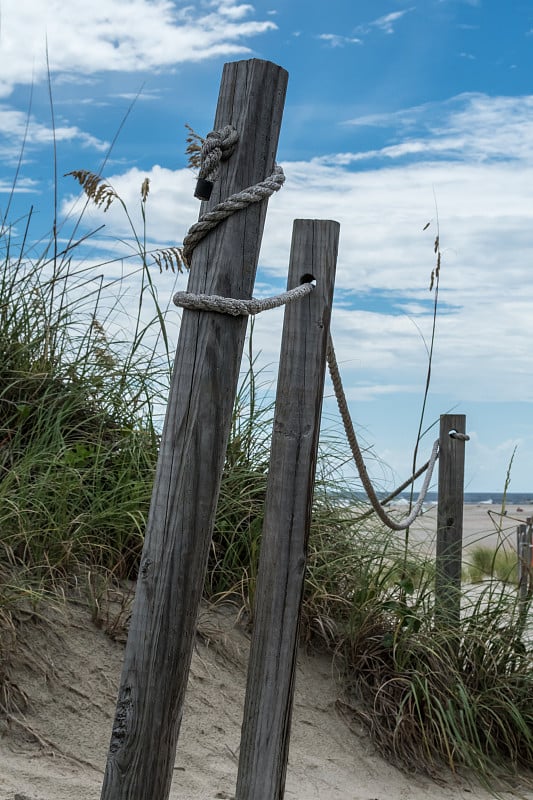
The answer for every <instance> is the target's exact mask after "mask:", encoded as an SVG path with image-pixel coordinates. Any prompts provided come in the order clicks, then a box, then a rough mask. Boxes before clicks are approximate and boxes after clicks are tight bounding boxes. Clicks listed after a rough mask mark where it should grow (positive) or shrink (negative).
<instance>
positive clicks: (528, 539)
mask: <svg viewBox="0 0 533 800" xmlns="http://www.w3.org/2000/svg"><path fill="white" fill-rule="evenodd" d="M516 534H517V537H516V538H517V555H518V596H519V597H520V600H522V601H526V600H527V599H528V598H529V597H530V595H531V590H532V588H533V580H532V575H533V518H532V517H528V518H527V525H519V526H518V528H517V529H516Z"/></svg>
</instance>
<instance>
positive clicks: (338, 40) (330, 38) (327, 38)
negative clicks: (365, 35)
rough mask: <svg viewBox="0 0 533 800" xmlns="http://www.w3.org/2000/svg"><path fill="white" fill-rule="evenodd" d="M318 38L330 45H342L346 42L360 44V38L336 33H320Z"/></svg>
mask: <svg viewBox="0 0 533 800" xmlns="http://www.w3.org/2000/svg"><path fill="white" fill-rule="evenodd" d="M318 38H319V39H321V40H322V41H323V42H327V44H329V45H330V47H344V46H345V45H347V44H362V40H361V39H357V38H356V37H352V36H341V35H339V34H338V33H321V34H319V36H318Z"/></svg>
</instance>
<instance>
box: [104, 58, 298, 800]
mask: <svg viewBox="0 0 533 800" xmlns="http://www.w3.org/2000/svg"><path fill="white" fill-rule="evenodd" d="M286 85H287V73H286V72H285V70H283V69H281V68H280V67H278V66H276V65H275V64H272V63H270V62H267V61H259V60H256V59H253V60H250V61H240V62H235V63H230V64H226V65H225V66H224V71H223V75H222V83H221V87H220V95H219V101H218V107H217V112H216V118H215V124H214V128H215V129H216V130H219V129H221V128H222V127H223V126H225V125H228V124H231V125H233V126H234V127H235V128H236V130H237V131H238V133H239V142H238V144H237V148H236V150H235V152H234V153H233V155H232V156H231V157H230V158H229V160H227V161H225V162H223V163H222V165H221V169H220V173H219V180H218V181H217V182H216V183H215V187H214V190H213V194H212V197H211V200H210V202H209V203H204V204H203V206H202V212H203V211H206V210H208V209H210V208H211V207H212V206H213V205H214V204H216V203H218V202H219V201H221V200H224V199H225V198H226V197H228V195H230V194H232V193H234V192H237V191H240V190H242V189H244V188H246V187H248V186H251V185H253V184H255V183H258V182H259V181H262V180H264V179H265V178H266V177H267V176H269V175H270V174H271V172H272V170H273V167H274V162H275V153H276V148H277V142H278V136H279V131H280V126H281V117H282V113H283V104H284V98H285V91H286ZM266 208H267V203H266V201H262V202H261V203H256V204H254V205H251V206H249V207H247V208H246V209H245V210H242V211H239V212H238V213H236V214H234V215H233V216H231V217H229V218H228V219H227V220H225V221H224V222H223V223H222V224H221V225H219V226H218V228H216V229H215V230H214V231H213V232H212V233H210V234H209V235H208V236H207V237H206V238H205V239H204V240H203V241H202V242H201V243H200V244H199V245H198V246H197V248H196V249H195V251H194V255H193V258H192V265H191V273H190V278H189V286H188V290H189V291H190V292H195V293H207V294H219V295H225V296H228V297H236V298H241V299H247V298H249V297H251V295H252V290H253V285H254V279H255V272H256V267H257V260H258V256H259V247H260V243H261V236H262V232H263V225H264V221H265V216H266ZM246 322H247V320H246V318H245V317H238V318H235V317H230V316H227V315H224V314H217V313H214V312H205V311H204V312H199V311H184V312H183V316H182V323H181V329H180V336H179V342H178V347H177V352H176V359H175V363H174V370H173V373H172V385H171V389H170V396H169V402H168V409H167V415H166V420H165V425H164V429H163V434H162V442H161V448H160V454H159V461H158V467H157V474H156V479H155V484H154V490H153V495H152V505H151V508H150V514H149V518H148V524H147V530H146V541H145V545H144V550H143V554H142V559H141V564H140V569H139V578H138V582H137V591H136V597H135V604H134V608H133V615H132V619H131V624H130V631H129V636H128V642H127V645H126V652H125V656H124V666H123V670H122V678H121V685H120V689H119V694H118V702H117V709H116V716H115V721H114V724H113V730H112V734H111V744H110V748H109V755H108V761H107V768H106V773H105V778H104V784H103V789H102V795H101V797H102V800H147V798H149V800H166V798H167V797H168V795H169V791H170V784H171V779H172V771H173V765H174V760H175V749H176V742H177V738H178V733H179V728H180V723H181V718H182V713H183V700H184V695H185V688H186V685H187V679H188V674H189V667H190V661H191V656H192V649H193V644H194V636H195V631H196V621H197V614H198V607H199V603H200V598H201V594H202V588H203V583H204V577H205V569H206V563H207V557H208V552H209V545H210V541H211V534H212V528H213V522H214V516H215V510H216V505H217V499H218V491H219V486H220V479H221V474H222V469H223V464H224V456H225V451H226V445H227V440H228V435H229V429H230V422H231V415H232V409H233V403H234V399H235V394H236V389H237V383H238V376H239V366H240V360H241V355H242V349H243V346H244V339H245V334H246Z"/></svg>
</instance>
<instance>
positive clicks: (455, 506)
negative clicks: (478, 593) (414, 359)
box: [435, 414, 468, 628]
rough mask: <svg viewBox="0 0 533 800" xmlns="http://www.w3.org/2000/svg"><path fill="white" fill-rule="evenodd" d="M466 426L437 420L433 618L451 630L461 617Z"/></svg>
mask: <svg viewBox="0 0 533 800" xmlns="http://www.w3.org/2000/svg"><path fill="white" fill-rule="evenodd" d="M465 426H466V417H465V415H464V414H443V415H442V416H441V418H440V434H439V500H438V508H437V552H436V576H435V616H436V619H437V620H438V621H439V622H441V623H444V624H446V625H449V626H450V627H452V628H458V627H459V622H460V616H461V565H462V550H463V503H464V472H465V441H466V440H467V438H468V437H467V436H466V434H465Z"/></svg>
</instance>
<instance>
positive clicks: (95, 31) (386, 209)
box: [0, 0, 533, 495]
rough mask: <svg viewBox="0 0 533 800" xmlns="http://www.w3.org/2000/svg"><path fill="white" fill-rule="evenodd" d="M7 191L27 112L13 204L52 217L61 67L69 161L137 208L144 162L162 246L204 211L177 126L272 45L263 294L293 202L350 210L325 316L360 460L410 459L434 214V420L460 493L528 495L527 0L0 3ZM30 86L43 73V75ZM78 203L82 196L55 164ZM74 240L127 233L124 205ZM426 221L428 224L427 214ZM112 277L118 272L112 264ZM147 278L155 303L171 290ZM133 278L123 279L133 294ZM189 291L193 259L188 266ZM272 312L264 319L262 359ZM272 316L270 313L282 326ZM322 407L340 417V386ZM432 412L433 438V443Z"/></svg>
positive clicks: (299, 209)
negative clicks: (274, 157)
mask: <svg viewBox="0 0 533 800" xmlns="http://www.w3.org/2000/svg"><path fill="white" fill-rule="evenodd" d="M0 15H1V27H0V54H1V65H2V69H1V70H0V162H1V170H0V209H1V210H2V211H4V210H5V208H6V205H7V203H8V199H9V197H10V193H11V186H12V181H13V175H14V173H15V169H16V164H17V159H18V156H19V153H20V147H21V141H22V137H23V134H24V128H25V125H26V120H27V118H28V110H29V109H30V97H31V109H30V116H29V122H30V124H29V129H28V140H27V146H26V150H25V156H24V161H23V164H22V169H21V174H20V177H19V181H18V184H17V190H16V193H15V196H14V199H13V204H12V209H11V213H10V216H11V218H12V219H15V218H16V217H17V215H19V214H22V213H24V212H25V211H27V209H28V207H29V206H30V205H33V206H34V208H35V217H34V228H33V231H34V235H36V236H38V235H43V234H44V233H45V232H46V230H47V228H48V227H49V226H50V224H51V198H52V188H53V167H52V164H53V161H52V157H51V153H52V130H51V120H50V105H49V97H48V86H47V79H46V57H45V53H46V42H47V43H48V53H49V62H50V69H51V75H52V93H53V98H54V111H55V123H56V138H57V153H58V174H59V176H62V175H63V173H65V172H68V171H69V170H72V169H90V170H95V171H97V170H99V168H100V165H101V163H102V159H103V157H104V156H105V154H106V152H107V150H108V146H109V143H110V142H111V140H112V139H113V137H114V136H115V134H116V132H117V130H118V128H119V126H120V124H121V122H122V120H123V119H124V116H125V114H126V112H127V111H128V108H129V107H130V104H131V102H132V99H133V98H134V97H135V96H136V95H137V93H139V97H138V99H137V100H136V102H135V104H134V106H133V108H132V110H131V113H130V114H129V116H128V118H127V120H126V122H125V124H124V127H123V129H122V130H121V133H120V136H119V137H118V140H117V142H116V143H115V145H114V148H113V150H112V153H111V156H110V158H109V160H108V162H107V165H106V168H105V171H104V174H105V176H106V177H107V178H108V179H109V180H110V181H111V183H112V184H113V185H114V186H115V188H116V189H117V190H118V191H119V193H120V194H121V196H122V197H123V198H124V200H125V201H126V203H127V204H128V207H129V208H130V209H131V210H132V213H133V214H134V218H136V219H137V220H138V217H135V214H136V213H137V211H136V210H137V209H138V207H139V203H138V196H139V188H140V185H141V183H142V180H143V178H144V177H149V178H150V179H151V195H150V200H149V206H148V207H147V209H148V235H149V239H150V243H151V244H153V245H156V246H168V245H171V244H179V243H181V239H182V237H183V236H184V234H185V233H186V231H187V229H188V227H189V226H190V224H192V222H194V221H195V220H196V218H197V214H198V204H197V201H195V200H194V198H193V196H192V195H193V189H194V176H193V175H192V173H191V171H190V170H188V169H187V164H186V157H185V155H184V148H185V135H186V132H185V128H184V126H185V123H188V124H190V125H191V126H192V127H193V128H194V129H195V130H197V131H198V132H199V133H201V134H205V133H207V132H208V131H209V130H211V127H212V123H213V115H214V110H215V105H216V99H217V95H218V88H219V82H220V75H221V70H222V65H223V64H224V62H225V61H230V60H235V59H239V58H251V57H256V58H263V59H268V60H271V61H274V62H276V63H278V64H280V65H282V66H283V67H285V68H286V69H287V70H288V72H289V87H288V93H287V100H286V106H285V114H284V121H283V129H282V134H281V137H280V143H279V148H278V161H279V162H280V163H281V164H282V165H283V167H284V170H285V173H286V176H287V181H286V185H285V187H284V188H283V190H282V191H281V192H279V194H278V195H276V196H275V197H273V198H272V199H271V201H270V204H269V213H268V219H267V225H266V228H265V235H264V239H263V246H262V251H261V260H260V269H259V273H258V280H257V286H256V294H267V293H271V292H272V293H274V292H276V291H278V290H279V289H280V288H282V287H283V285H284V282H285V279H286V273H287V261H288V254H289V246H290V236H291V225H292V219H294V218H295V217H313V218H331V219H336V220H338V221H339V222H340V223H341V240H340V251H339V261H338V273H337V283H336V294H335V305H334V311H333V321H332V332H333V336H334V340H335V344H336V348H337V353H338V359H339V362H340V364H341V369H342V373H343V378H344V382H345V385H346V389H347V393H348V397H349V402H350V407H351V411H352V415H353V418H354V420H355V423H356V425H357V426H358V427H359V430H360V432H361V435H362V437H363V439H364V441H365V443H366V445H368V446H371V447H372V451H373V456H372V457H371V458H370V461H369V471H370V473H371V475H372V476H373V478H374V479H375V481H376V482H377V483H378V485H379V486H381V487H383V488H392V487H393V486H394V485H395V484H396V483H397V482H398V481H400V480H403V478H404V477H406V476H407V474H408V473H409V469H410V464H411V460H412V451H413V446H414V440H415V435H416V430H417V427H418V421H419V415H420V408H421V403H422V395H423V389H424V384H425V378H426V369H427V345H428V342H429V338H430V335H431V321H432V320H431V317H432V304H433V294H432V293H430V292H429V288H428V287H429V280H430V273H431V270H432V268H433V266H434V254H433V241H434V237H435V234H436V230H437V216H438V223H439V226H440V241H441V249H442V271H441V284H440V311H439V317H438V322H437V334H436V344H435V355H434V362H433V373H432V383H431V391H430V398H429V403H428V408H427V411H426V424H427V425H428V426H429V425H431V423H432V422H433V421H435V420H437V419H438V417H439V414H441V413H446V412H447V411H450V410H451V409H453V410H454V411H455V412H458V413H465V414H466V415H467V429H468V432H469V433H470V436H471V441H470V442H469V443H468V446H467V461H466V485H465V488H466V490H467V491H487V492H496V491H501V490H502V489H503V485H504V481H505V475H506V471H507V466H508V464H509V461H510V459H511V455H512V453H513V450H514V449H515V447H516V456H515V459H514V463H513V469H512V474H511V486H510V490H511V491H517V492H530V493H531V494H532V495H533V474H532V470H531V465H532V460H533V459H532V453H533V404H532V401H533V356H532V348H531V342H532V340H533V314H532V308H533V303H532V301H533V279H532V255H533V230H532V228H533V226H532V221H533V203H532V198H533V190H532V186H533V94H531V81H530V78H531V74H532V70H533V6H532V5H531V3H530V2H529V0H528V2H526V1H525V0H524V1H522V0H509V2H508V3H506V4H505V11H502V4H501V3H499V2H496V0H424V1H423V2H413V3H408V2H399V0H383V1H382V2H381V1H380V0H372V1H370V0H369V1H368V2H357V3H354V2H348V0H344V2H336V1H335V0H331V2H329V3H327V4H326V3H322V2H313V0H308V1H307V2H305V3H303V2H289V0H279V1H278V2H276V0H273V2H262V0H261V2H255V3H250V4H244V3H240V2H237V1H236V0H206V2H197V3H191V4H186V3H182V2H171V0H167V2H157V3H156V2H150V1H149V0H132V1H128V2H124V0H120V1H119V0H92V2H91V3H86V2H85V1H83V2H82V0H71V2H69V3H68V4H66V3H64V2H63V0H24V3H20V2H16V1H15V0H0ZM32 87H33V88H32ZM58 188H59V208H60V211H61V214H62V215H63V216H68V214H69V213H70V209H71V207H72V205H73V203H74V204H75V203H76V202H77V203H78V204H79V202H80V201H79V199H77V198H78V195H77V193H76V191H75V186H74V185H73V182H72V181H71V179H68V178H63V177H60V179H59V187H58ZM87 219H88V224H89V223H90V224H92V225H93V226H96V225H98V224H101V223H102V222H105V223H106V228H105V231H103V232H102V233H101V234H100V235H99V237H98V239H97V240H96V241H95V240H92V241H91V247H92V248H93V249H92V251H90V249H89V247H87V250H86V252H85V253H84V258H86V259H88V260H90V259H91V258H92V259H94V260H95V262H97V260H98V257H100V258H101V257H102V254H103V253H104V252H106V250H108V249H109V248H110V247H111V248H112V249H113V252H114V253H115V254H119V251H120V245H119V244H118V243H117V240H118V239H121V240H126V239H127V238H128V236H129V232H128V229H127V226H126V225H125V221H124V218H123V217H122V216H121V215H120V213H119V209H116V210H115V209H114V207H113V208H112V209H111V210H110V212H108V214H107V215H106V216H105V218H103V217H102V214H101V213H99V212H91V213H90V214H89V215H88V217H87ZM427 222H430V223H431V224H430V226H429V228H427V229H426V230H425V231H424V230H423V228H424V226H425V225H426V223H427ZM109 275H110V277H112V274H111V272H110V273H109ZM172 280H173V279H172V277H171V276H170V275H163V276H159V275H157V282H158V288H159V293H160V297H161V298H162V300H165V298H166V297H167V296H168V297H169V296H170V295H171V292H172V289H173V283H172ZM135 288H136V287H135V281H134V279H133V278H132V280H131V290H132V292H135ZM178 288H185V279H184V278H182V277H181V278H179V279H178ZM278 330H279V331H280V330H281V312H270V314H269V316H268V320H266V319H264V318H263V317H259V318H258V320H257V323H256V331H255V342H256V347H257V348H258V349H259V350H261V352H262V356H261V358H262V360H263V363H265V364H266V365H267V370H269V371H270V372H267V374H270V375H271V377H272V380H273V379H274V377H275V373H276V364H277V359H278V348H279V335H278V333H277V331H278ZM273 331H276V333H274V332H273ZM326 395H327V396H326V402H325V414H326V417H327V419H328V420H335V419H336V416H335V405H334V402H333V401H332V399H331V397H330V395H331V388H330V386H329V383H328V384H327V386H326ZM434 431H435V429H433V431H431V432H430V434H428V436H427V437H426V438H425V439H424V441H423V443H422V446H421V454H422V458H424V457H426V456H427V455H429V452H430V449H431V444H432V440H433V433H434Z"/></svg>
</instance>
